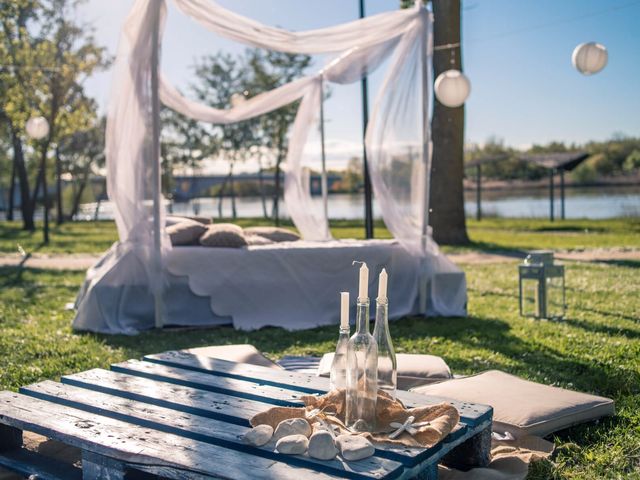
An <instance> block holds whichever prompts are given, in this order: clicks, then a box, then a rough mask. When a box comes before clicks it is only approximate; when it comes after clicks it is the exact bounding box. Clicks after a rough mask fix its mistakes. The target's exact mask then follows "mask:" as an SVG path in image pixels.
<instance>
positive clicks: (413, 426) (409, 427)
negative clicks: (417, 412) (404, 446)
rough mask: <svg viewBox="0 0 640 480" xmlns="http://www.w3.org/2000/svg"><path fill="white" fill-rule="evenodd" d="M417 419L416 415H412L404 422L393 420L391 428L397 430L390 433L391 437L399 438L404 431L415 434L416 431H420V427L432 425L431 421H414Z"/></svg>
mask: <svg viewBox="0 0 640 480" xmlns="http://www.w3.org/2000/svg"><path fill="white" fill-rule="evenodd" d="M415 419H416V417H414V416H413V415H410V416H408V417H407V419H406V420H405V421H404V423H400V422H391V423H390V424H389V426H390V427H391V428H395V429H396V431H394V432H392V433H390V434H389V438H391V439H393V438H398V437H399V436H400V435H401V434H402V432H407V433H408V434H409V435H411V436H414V435H415V434H416V433H418V428H420V427H426V426H427V425H430V423H429V422H418V423H413V421H414V420H415Z"/></svg>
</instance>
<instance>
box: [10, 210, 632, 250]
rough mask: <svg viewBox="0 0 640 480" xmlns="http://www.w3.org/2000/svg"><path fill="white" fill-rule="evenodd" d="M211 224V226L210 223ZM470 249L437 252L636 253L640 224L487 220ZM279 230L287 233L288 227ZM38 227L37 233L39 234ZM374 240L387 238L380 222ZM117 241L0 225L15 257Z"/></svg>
mask: <svg viewBox="0 0 640 480" xmlns="http://www.w3.org/2000/svg"><path fill="white" fill-rule="evenodd" d="M216 221H217V220H216ZM236 223H237V224H238V225H241V226H243V227H245V226H252V225H272V222H271V221H268V220H264V219H256V218H249V219H238V220H237V221H236ZM467 224H468V230H469V237H470V238H471V241H472V243H471V244H470V245H469V246H466V247H447V246H445V247H443V250H444V251H445V252H461V251H462V252H464V251H477V250H482V251H505V250H506V251H524V250H533V249H540V248H551V249H556V250H581V249H587V248H640V219H622V218H621V219H613V220H566V221H562V222H561V221H558V222H553V223H551V222H549V221H547V220H529V219H506V218H500V219H497V218H491V219H486V220H482V221H480V222H478V221H476V220H469V221H468V222H467ZM284 225H285V226H287V227H290V228H292V227H291V223H290V222H284ZM40 227H41V226H40V225H38V229H40ZM331 230H332V232H333V235H334V236H335V237H336V238H363V235H364V229H363V226H362V222H360V221H353V220H334V221H332V222H331ZM375 236H376V238H391V235H390V233H389V231H388V230H387V229H386V228H385V227H384V224H383V223H382V222H380V221H378V222H376V225H375ZM116 239H117V232H116V228H115V224H114V223H113V222H107V221H104V222H75V223H66V224H63V225H61V226H53V227H52V230H51V242H50V244H49V245H43V244H42V232H41V231H40V230H37V231H36V232H25V231H23V230H21V228H20V223H19V222H0V253H15V252H17V251H18V247H17V246H18V244H20V245H21V246H22V247H23V248H24V249H25V250H26V251H27V252H37V253H102V252H104V251H105V250H106V249H107V248H108V247H109V246H110V245H111V244H112V243H113V242H114V241H116Z"/></svg>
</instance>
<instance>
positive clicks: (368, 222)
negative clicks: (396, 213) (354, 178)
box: [360, 0, 373, 238]
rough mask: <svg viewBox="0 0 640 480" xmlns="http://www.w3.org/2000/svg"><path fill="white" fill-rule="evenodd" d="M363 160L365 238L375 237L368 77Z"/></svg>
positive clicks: (364, 95)
mask: <svg viewBox="0 0 640 480" xmlns="http://www.w3.org/2000/svg"><path fill="white" fill-rule="evenodd" d="M360 18H364V0H360ZM361 85H362V162H363V176H364V234H365V238H373V190H372V188H371V177H370V176H369V163H368V161H367V149H366V147H365V144H364V139H365V136H366V133H367V124H368V123H369V87H368V84H367V77H362V81H361Z"/></svg>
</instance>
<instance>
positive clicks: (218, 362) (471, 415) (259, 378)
mask: <svg viewBox="0 0 640 480" xmlns="http://www.w3.org/2000/svg"><path fill="white" fill-rule="evenodd" d="M144 360H146V361H148V362H154V363H158V364H161V365H166V366H174V367H179V368H184V369H187V370H192V371H194V372H200V373H209V374H211V375H216V376H223V377H226V378H233V379H238V380H247V381H254V382H259V383H261V384H263V385H271V386H275V387H280V388H286V389H288V390H295V391H299V392H303V393H325V392H326V391H327V390H328V389H329V379H328V378H324V377H318V376H315V375H309V374H305V373H299V372H290V371H280V370H275V369H272V368H266V367H260V366H258V365H249V364H243V363H235V362H229V361H226V360H222V359H218V358H210V357H204V356H198V355H193V354H191V353H188V352H184V351H179V350H178V351H169V352H164V353H158V354H155V355H146V356H145V357H144ZM398 398H399V399H400V400H401V401H402V402H403V403H404V404H405V405H407V406H409V407H414V406H418V405H429V404H436V403H441V402H448V403H450V404H451V405H453V406H455V407H456V408H457V409H458V412H459V413H460V417H461V422H462V423H464V424H465V425H469V426H476V425H478V424H480V423H482V422H484V421H486V420H488V419H490V418H492V416H493V409H492V408H491V407H490V406H488V405H480V404H472V403H469V402H459V401H456V400H452V399H449V398H443V397H436V396H427V395H422V394H419V393H413V392H406V391H402V390H398Z"/></svg>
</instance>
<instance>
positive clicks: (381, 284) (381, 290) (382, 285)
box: [378, 268, 389, 302]
mask: <svg viewBox="0 0 640 480" xmlns="http://www.w3.org/2000/svg"><path fill="white" fill-rule="evenodd" d="M388 278H389V276H388V275H387V271H386V270H385V269H384V268H383V269H382V271H381V272H380V276H379V277H378V301H379V302H384V301H386V300H387V279H388Z"/></svg>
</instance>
